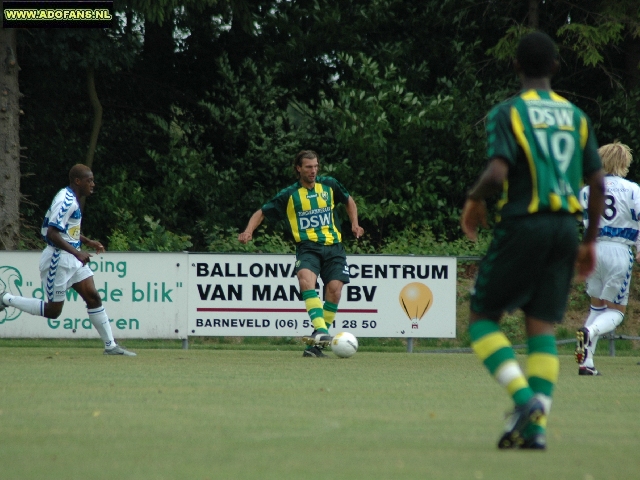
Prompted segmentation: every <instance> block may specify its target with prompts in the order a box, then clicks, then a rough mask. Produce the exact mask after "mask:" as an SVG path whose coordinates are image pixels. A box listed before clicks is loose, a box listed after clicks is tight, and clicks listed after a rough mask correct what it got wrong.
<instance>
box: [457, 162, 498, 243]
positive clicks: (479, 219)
mask: <svg viewBox="0 0 640 480" xmlns="http://www.w3.org/2000/svg"><path fill="white" fill-rule="evenodd" d="M508 173H509V164H508V163H507V161H506V160H504V159H503V158H500V157H494V158H492V159H491V160H490V161H489V165H487V168H486V169H485V170H484V172H482V174H481V175H480V178H479V179H478V181H477V182H476V184H475V185H474V186H473V187H472V188H471V190H469V193H468V194H467V201H466V202H465V204H464V207H463V209H462V216H461V217H460V226H461V227H462V231H463V232H464V234H465V235H466V236H467V238H468V239H469V240H472V241H474V242H475V241H476V240H477V239H478V227H480V225H482V226H483V227H485V228H488V225H487V206H486V203H485V198H487V197H489V196H491V195H494V194H495V193H497V192H499V191H500V189H501V188H502V185H503V184H504V181H505V180H506V179H507V175H508Z"/></svg>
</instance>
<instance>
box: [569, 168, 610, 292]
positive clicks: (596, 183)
mask: <svg viewBox="0 0 640 480" xmlns="http://www.w3.org/2000/svg"><path fill="white" fill-rule="evenodd" d="M587 184H588V185H589V203H588V204H587V216H588V218H600V216H601V215H602V212H603V211H604V172H603V171H602V170H598V171H596V172H594V173H592V174H591V175H590V176H589V177H588V178H587ZM599 228H600V224H599V222H589V224H588V225H587V229H586V230H585V232H584V237H583V239H582V243H581V244H580V246H579V247H578V256H577V258H576V273H577V279H576V280H577V281H582V280H584V279H585V278H587V277H588V276H589V274H590V273H591V272H593V269H594V268H595V267H596V249H595V242H596V238H597V237H598V231H599Z"/></svg>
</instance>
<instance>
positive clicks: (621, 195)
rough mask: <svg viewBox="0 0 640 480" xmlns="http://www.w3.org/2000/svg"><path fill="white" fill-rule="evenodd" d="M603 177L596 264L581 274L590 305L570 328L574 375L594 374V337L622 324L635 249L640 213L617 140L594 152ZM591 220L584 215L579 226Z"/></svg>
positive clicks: (637, 189) (625, 151)
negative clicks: (573, 337)
mask: <svg viewBox="0 0 640 480" xmlns="http://www.w3.org/2000/svg"><path fill="white" fill-rule="evenodd" d="M598 152H599V153H600V157H602V167H603V169H604V171H605V173H606V177H605V180H604V188H605V201H604V204H605V207H604V212H602V216H601V217H600V218H599V219H597V220H598V221H599V229H598V238H597V242H596V252H597V254H596V258H597V261H596V268H595V270H594V272H593V273H592V274H591V275H590V276H589V277H588V278H587V294H588V295H589V296H590V297H591V308H590V310H589V316H588V317H587V320H586V321H585V324H584V327H582V328H580V329H578V331H577V332H576V351H575V357H576V361H577V362H578V364H579V367H578V374H579V375H587V376H595V375H600V372H598V370H597V369H596V367H595V365H594V363H593V356H594V353H595V351H596V345H597V343H598V339H599V338H601V337H602V336H603V335H605V334H607V333H609V332H612V331H613V330H615V328H616V327H617V326H618V325H620V324H621V323H622V320H623V319H624V314H625V311H626V309H627V303H628V302H629V288H630V286H631V271H632V269H633V261H634V253H633V250H632V248H631V247H633V246H634V245H636V254H635V260H636V261H639V262H640V253H638V242H639V235H638V231H639V226H638V219H639V216H640V186H638V184H637V183H634V182H631V181H629V180H627V179H626V178H624V177H626V176H627V173H628V172H629V165H630V164H631V161H632V160H633V157H632V155H631V149H630V148H629V147H628V146H627V145H625V144H623V143H620V142H618V141H615V142H613V143H610V144H608V145H604V146H602V147H600V149H599V150H598ZM588 201H589V187H588V186H586V187H584V188H583V189H582V191H581V192H580V202H581V203H582V204H583V205H587V202H588ZM590 220H591V219H587V218H585V219H584V223H585V225H588V224H589V221H590Z"/></svg>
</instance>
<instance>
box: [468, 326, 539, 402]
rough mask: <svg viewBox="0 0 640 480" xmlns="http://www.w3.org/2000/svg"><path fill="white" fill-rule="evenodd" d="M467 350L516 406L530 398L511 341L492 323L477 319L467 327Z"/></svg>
mask: <svg viewBox="0 0 640 480" xmlns="http://www.w3.org/2000/svg"><path fill="white" fill-rule="evenodd" d="M469 334H470V336H471V347H472V348H473V351H474V352H475V353H476V355H477V356H478V357H479V358H480V360H481V361H482V363H484V365H485V367H487V369H488V370H489V373H490V374H491V375H492V376H493V377H494V378H495V379H496V380H497V381H498V383H499V384H500V385H502V386H503V387H504V388H505V389H506V390H507V392H509V395H511V398H513V401H514V402H515V404H516V405H524V404H525V403H527V402H528V401H529V400H530V399H531V398H532V397H533V390H532V389H531V387H530V386H529V383H528V382H527V379H526V377H525V376H524V373H523V372H522V369H521V368H520V365H519V364H518V361H517V360H516V355H515V352H514V351H513V347H512V346H511V342H510V341H509V339H508V338H507V337H506V336H505V334H504V333H502V331H500V327H499V326H498V324H497V323H496V322H493V321H491V320H480V321H477V322H475V323H473V324H472V325H471V326H470V327H469Z"/></svg>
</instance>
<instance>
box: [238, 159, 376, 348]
mask: <svg viewBox="0 0 640 480" xmlns="http://www.w3.org/2000/svg"><path fill="white" fill-rule="evenodd" d="M318 168H319V164H318V155H317V154H316V153H315V152H314V151H312V150H302V151H301V152H299V153H298V155H296V158H295V161H294V170H295V173H296V175H297V176H298V181H297V182H296V183H294V184H293V185H290V186H289V187H287V188H285V189H283V190H281V191H280V192H278V194H277V195H276V196H275V197H273V198H272V199H271V200H269V201H268V202H267V203H265V204H264V205H263V206H262V208H260V209H259V210H257V211H256V212H255V213H254V214H253V215H252V216H251V218H250V219H249V223H248V224H247V228H246V229H245V231H244V232H242V233H241V234H240V235H238V240H239V241H240V242H241V243H247V242H249V241H250V240H251V239H252V238H253V232H254V231H255V229H256V228H258V226H259V225H260V224H261V223H262V221H263V220H264V218H265V217H267V218H269V219H272V220H284V221H285V223H286V224H287V226H288V227H289V230H290V231H291V233H292V234H293V238H294V239H295V241H296V265H295V273H296V275H297V276H298V281H299V282H300V291H301V292H302V299H303V300H304V303H305V306H306V309H307V312H308V313H309V317H310V318H311V323H312V324H313V327H314V330H313V332H312V333H311V335H309V336H307V337H303V341H304V342H305V343H306V344H307V347H306V349H305V351H304V352H303V356H304V357H326V355H325V354H324V353H323V352H322V349H323V348H324V347H325V346H327V345H328V344H329V343H330V342H331V336H330V335H329V325H331V324H332V323H333V320H334V318H335V316H336V312H337V311H338V303H339V302H340V296H341V294H342V287H343V285H344V284H345V283H349V267H348V265H347V255H346V253H345V249H344V245H343V244H342V233H341V232H340V224H339V221H338V218H337V217H336V216H335V207H336V205H337V204H339V203H343V204H345V206H346V210H347V215H348V216H349V220H350V221H351V231H352V232H353V234H354V235H355V236H356V238H360V237H361V236H362V234H363V233H364V230H363V229H362V227H360V226H359V225H358V209H357V207H356V203H355V201H354V200H353V198H352V197H351V196H350V195H349V192H347V190H346V189H345V188H344V187H343V186H342V185H341V184H340V182H338V181H337V180H336V179H335V178H332V177H319V176H318ZM318 276H320V278H322V281H323V283H324V286H325V302H324V304H322V302H321V301H320V298H319V297H318V294H317V292H316V281H317V279H318Z"/></svg>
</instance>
